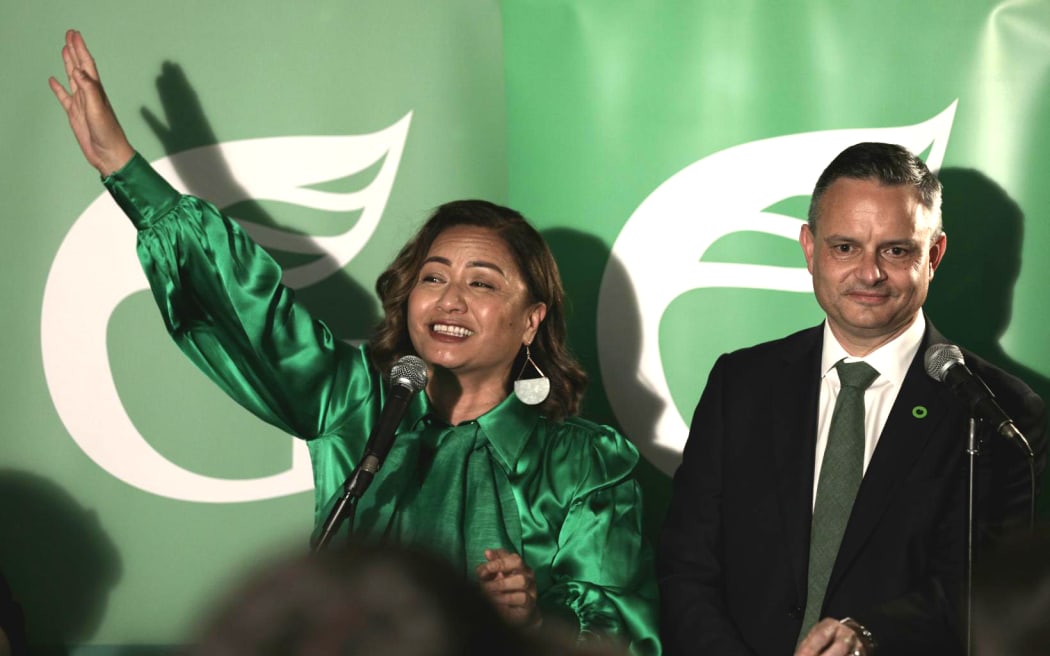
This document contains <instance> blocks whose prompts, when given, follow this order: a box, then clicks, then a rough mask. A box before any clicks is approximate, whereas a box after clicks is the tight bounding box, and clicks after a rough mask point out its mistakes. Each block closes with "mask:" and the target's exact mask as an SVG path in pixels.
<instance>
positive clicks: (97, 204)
mask: <svg viewBox="0 0 1050 656" xmlns="http://www.w3.org/2000/svg"><path fill="white" fill-rule="evenodd" d="M411 118H412V115H411V113H409V114H407V115H406V116H405V117H404V118H402V119H401V120H399V121H398V122H397V123H395V124H394V125H391V126H390V127H388V128H386V129H383V130H380V131H378V132H375V133H372V134H364V135H350V136H335V137H315V136H309V137H275V138H268V139H251V140H246V141H236V142H228V143H223V144H218V145H215V146H205V147H203V148H196V149H193V150H189V151H186V152H183V153H179V154H177V155H173V156H171V157H165V158H162V159H159V160H157V161H155V162H153V166H154V168H156V169H157V171H158V172H159V173H160V174H161V175H163V176H164V177H165V178H167V179H168V180H169V181H170V182H171V183H172V185H173V186H175V188H177V189H180V190H184V189H185V185H184V184H183V181H182V180H181V179H180V178H179V176H178V174H177V172H176V168H180V169H183V170H187V169H189V170H192V169H193V167H195V166H198V165H201V164H202V163H203V162H206V161H214V160H215V158H216V157H220V158H221V159H222V160H224V161H225V162H226V163H227V164H228V165H229V167H230V170H231V171H232V172H233V175H234V177H235V178H236V180H237V182H238V183H239V185H240V187H239V188H238V189H236V190H235V191H232V188H230V187H227V188H225V189H223V190H219V189H216V190H214V195H210V194H211V192H212V191H213V190H204V191H201V190H198V193H201V195H205V196H206V197H208V200H210V201H212V202H213V203H215V204H216V205H217V206H219V207H225V206H228V205H230V204H233V203H237V202H240V201H244V200H250V199H254V200H274V201H282V202H286V203H292V204H298V205H302V206H306V207H310V208H313V209H318V210H325V211H328V212H332V213H337V212H348V211H355V210H360V211H361V214H360V217H359V219H358V220H357V221H356V222H355V223H354V225H353V226H352V227H351V228H349V229H348V230H346V231H345V232H343V233H341V234H337V235H334V236H326V237H310V236H302V235H298V234H293V233H290V232H286V231H282V230H278V229H274V228H270V227H266V226H260V225H254V224H248V223H246V224H245V225H244V227H245V229H246V230H247V231H248V232H249V233H250V234H251V235H252V236H253V237H254V238H255V239H256V240H257V241H259V243H261V244H262V245H263V246H267V247H273V248H277V249H280V250H282V251H286V252H291V253H300V254H308V255H309V254H314V255H317V256H318V257H317V258H313V259H311V260H310V261H309V262H307V263H306V264H303V265H300V266H297V267H294V268H290V269H288V270H286V272H285V275H284V281H285V283H286V284H288V285H289V286H291V287H302V286H305V285H309V284H312V283H315V282H317V281H319V280H322V279H324V278H326V277H327V276H330V275H331V274H333V273H335V272H336V271H338V270H340V269H341V268H342V267H343V266H345V265H346V264H347V263H348V262H349V261H350V260H352V259H353V258H354V256H356V255H357V254H358V253H359V252H360V251H361V249H362V248H363V247H364V245H365V244H366V243H367V242H368V240H369V239H370V238H371V236H372V234H373V232H374V231H375V229H376V226H377V225H378V224H379V220H380V218H381V217H382V215H383V211H384V209H385V208H386V203H387V200H388V198H389V197H390V191H391V189H392V187H393V183H394V179H395V177H396V175H397V170H398V166H399V164H400V161H401V154H402V152H403V150H404V146H405V140H406V138H407V136H408V127H409V124H410V122H411ZM216 151H218V152H216ZM176 162H177V163H178V165H179V166H178V167H176V166H175V163H176ZM377 162H382V164H381V165H380V167H379V170H378V172H377V173H376V176H375V178H374V179H373V180H372V181H371V182H370V183H369V185H368V186H367V187H366V188H364V189H361V190H359V191H355V192H351V193H333V192H324V191H318V190H314V189H308V188H307V185H317V184H320V183H323V182H327V181H330V180H337V179H340V178H345V177H347V176H349V175H353V174H354V173H357V172H360V171H363V170H365V169H367V168H369V167H370V166H373V165H375V164H376V163H377ZM233 195H236V196H237V197H234V196H233ZM100 254H103V255H100ZM144 289H147V284H146V278H145V276H144V275H143V273H142V270H141V267H140V266H139V263H138V259H137V257H136V255H135V230H134V228H133V227H132V226H131V225H130V223H129V221H128V220H127V219H126V218H125V217H124V216H123V214H122V213H121V211H120V210H119V208H117V206H116V204H115V203H113V201H112V200H111V199H110V198H109V194H108V193H103V194H101V195H100V196H99V197H98V198H96V199H95V201H94V202H92V203H91V205H89V206H88V208H87V209H86V210H84V212H83V213H82V214H81V215H80V216H79V217H78V218H77V220H76V222H75V223H74V224H73V227H72V228H70V230H69V233H68V234H67V235H66V237H65V239H64V240H63V241H62V245H61V246H60V248H59V250H58V253H57V254H56V255H55V259H54V261H53V262H52V265H51V271H50V272H49V274H48V278H47V283H46V286H45V288H44V300H43V310H42V312H41V321H40V332H41V347H42V351H43V364H44V375H45V378H46V380H47V385H48V389H49V390H50V392H51V398H52V400H53V401H54V404H55V409H56V410H57V411H58V415H59V417H60V418H61V420H62V423H63V424H64V425H65V427H66V429H67V430H68V431H69V434H70V435H71V436H72V437H73V439H74V440H75V441H76V443H77V444H78V445H79V446H80V448H81V449H83V451H84V453H86V454H87V455H88V456H89V457H90V458H91V459H92V460H94V461H95V462H96V463H97V464H98V465H99V466H100V467H102V468H103V469H105V470H106V471H108V472H109V473H110V474H112V475H113V476H115V477H117V478H118V479H120V480H122V481H124V482H125V483H128V484H129V485H132V486H135V487H137V488H139V489H142V490H145V491H147V492H152V493H153V494H157V495H160V496H164V497H170V498H173V499H181V500H185V501H197V502H236V501H253V500H258V499H268V498H273V497H279V496H285V495H289V494H294V493H297V492H302V491H304V490H309V489H311V488H312V487H313V480H312V475H311V470H310V463H309V455H308V452H307V448H306V446H305V444H303V443H302V442H301V441H299V440H294V439H292V438H289V440H290V442H291V444H292V449H293V454H292V466H291V468H290V469H288V470H286V471H284V472H280V473H278V474H274V475H272V476H265V477H261V478H254V479H244V480H227V479H222V478H215V477H210V476H203V475H200V474H197V473H194V472H192V471H189V470H187V469H184V468H182V467H180V466H178V465H176V464H174V463H172V462H170V461H168V460H167V459H166V458H165V457H164V456H162V455H161V454H160V453H158V452H157V451H156V450H155V449H154V448H153V447H152V446H150V444H149V443H148V442H146V440H145V439H143V437H142V436H141V435H140V434H139V433H138V431H137V429H136V428H135V426H134V425H133V424H132V422H131V420H130V419H129V418H128V414H127V411H126V410H125V409H124V407H123V405H122V404H121V401H120V397H119V395H118V393H117V389H116V386H115V384H114V382H113V375H112V372H111V370H110V366H109V356H108V353H107V349H106V325H107V323H108V321H109V317H110V315H111V314H112V313H113V311H114V310H115V308H116V307H117V305H118V304H119V303H120V302H121V301H123V300H124V299H125V298H127V297H128V296H130V295H131V294H133V293H135V292H138V291H140V290H144ZM158 326H159V322H158Z"/></svg>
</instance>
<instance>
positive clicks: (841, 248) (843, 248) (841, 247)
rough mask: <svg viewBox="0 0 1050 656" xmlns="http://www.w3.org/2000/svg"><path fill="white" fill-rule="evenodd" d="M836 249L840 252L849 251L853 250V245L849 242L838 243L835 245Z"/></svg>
mask: <svg viewBox="0 0 1050 656" xmlns="http://www.w3.org/2000/svg"><path fill="white" fill-rule="evenodd" d="M835 250H836V251H838V252H839V253H848V252H850V251H851V250H853V247H852V246H850V245H849V244H838V245H837V246H835Z"/></svg>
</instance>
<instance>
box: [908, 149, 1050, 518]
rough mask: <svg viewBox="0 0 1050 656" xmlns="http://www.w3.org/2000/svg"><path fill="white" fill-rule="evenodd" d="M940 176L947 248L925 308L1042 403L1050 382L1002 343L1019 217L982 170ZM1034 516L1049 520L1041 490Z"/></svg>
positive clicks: (1049, 505) (1017, 268)
mask: <svg viewBox="0 0 1050 656" xmlns="http://www.w3.org/2000/svg"><path fill="white" fill-rule="evenodd" d="M939 177H940V179H941V182H942V183H943V184H944V211H943V213H944V231H945V233H947V235H948V249H947V251H946V254H945V257H944V260H943V262H942V263H941V266H940V267H939V268H938V269H937V276H936V278H935V279H934V281H933V283H932V284H931V285H930V295H929V298H928V299H927V301H926V306H925V307H926V311H927V313H928V314H929V315H930V318H931V319H932V320H933V322H934V323H935V324H936V325H937V328H938V329H939V330H940V331H941V332H942V333H943V334H944V335H945V336H946V337H948V338H949V339H951V340H953V341H956V342H958V343H959V344H962V345H963V346H965V347H967V348H969V349H970V350H972V351H974V352H976V353H978V354H980V355H981V356H982V357H984V358H986V359H987V360H988V361H989V362H991V363H993V364H995V365H996V366H998V367H1001V368H1002V369H1004V370H1006V371H1008V372H1010V373H1012V374H1014V375H1015V376H1018V377H1020V378H1021V379H1022V380H1024V381H1025V382H1026V383H1028V385H1029V386H1030V387H1031V388H1032V389H1033V390H1035V392H1036V393H1037V394H1038V395H1039V396H1041V397H1042V398H1043V400H1044V401H1046V400H1047V399H1050V379H1048V378H1047V377H1046V376H1044V375H1042V374H1040V373H1039V372H1037V371H1036V370H1034V369H1033V368H1032V367H1030V366H1029V365H1028V364H1027V363H1025V362H1021V361H1019V360H1016V359H1014V358H1013V357H1011V356H1010V355H1009V354H1008V353H1006V351H1005V350H1003V347H1002V344H1001V343H1000V340H1001V339H1002V336H1003V334H1004V333H1005V332H1006V329H1007V328H1008V327H1009V325H1010V316H1011V313H1012V309H1013V293H1014V285H1015V284H1016V283H1017V277H1018V276H1019V275H1020V273H1021V246H1022V244H1023V243H1024V221H1025V217H1024V214H1023V213H1022V212H1021V208H1020V206H1018V205H1017V203H1016V202H1014V200H1013V199H1012V198H1010V197H1009V196H1008V195H1007V194H1006V192H1005V191H1004V190H1003V189H1002V187H1000V186H999V185H998V184H996V183H995V182H994V181H993V180H991V179H989V178H988V177H987V176H985V175H984V174H983V173H980V172H979V171H975V170H972V169H962V168H946V169H943V170H942V171H941V172H940V174H939ZM1039 514H1040V515H1041V516H1043V517H1050V494H1047V491H1046V486H1044V489H1043V491H1042V494H1041V496H1040V499H1039Z"/></svg>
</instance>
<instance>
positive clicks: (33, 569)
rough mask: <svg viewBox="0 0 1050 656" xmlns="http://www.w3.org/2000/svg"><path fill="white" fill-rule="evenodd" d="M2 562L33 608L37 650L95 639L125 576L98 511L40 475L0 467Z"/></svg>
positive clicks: (54, 654) (27, 607)
mask: <svg viewBox="0 0 1050 656" xmlns="http://www.w3.org/2000/svg"><path fill="white" fill-rule="evenodd" d="M0 526H3V531H4V532H3V536H2V538H0V567H2V568H3V571H4V574H5V576H6V577H7V579H8V583H9V584H10V586H11V591H12V594H13V595H14V598H15V600H16V601H17V602H18V603H19V604H21V606H22V610H23V612H24V613H25V624H26V634H27V637H28V642H29V645H30V649H31V651H30V653H32V654H44V655H47V656H58V655H63V654H67V653H69V649H70V647H71V646H73V645H75V644H78V643H82V642H85V641H87V640H88V639H90V638H91V637H92V636H93V635H94V634H95V632H96V631H97V630H98V628H99V625H100V623H101V621H102V617H103V616H104V614H105V610H106V606H107V602H108V597H109V592H110V590H111V589H112V588H113V587H114V586H115V585H116V583H117V581H118V580H119V579H120V576H121V571H122V563H121V560H120V555H119V554H118V552H117V549H116V546H115V545H114V544H113V542H112V540H111V539H110V537H109V536H108V535H107V534H106V532H105V531H103V530H102V527H101V525H100V524H99V522H98V517H97V515H96V514H95V513H94V512H93V511H91V510H88V509H87V508H84V507H83V506H81V505H80V503H78V502H77V500H76V499H74V498H73V497H72V496H71V495H70V494H69V493H68V492H66V491H65V490H64V489H62V488H60V487H59V486H57V485H55V484H54V483H53V482H51V481H50V480H48V479H46V478H43V477H41V476H39V475H37V474H32V473H29V472H25V471H19V470H14V469H0Z"/></svg>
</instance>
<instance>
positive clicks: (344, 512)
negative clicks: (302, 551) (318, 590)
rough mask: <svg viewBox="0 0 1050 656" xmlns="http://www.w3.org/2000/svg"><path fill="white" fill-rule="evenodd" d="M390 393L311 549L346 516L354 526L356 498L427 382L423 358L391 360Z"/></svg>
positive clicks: (323, 544)
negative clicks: (340, 494)
mask: <svg viewBox="0 0 1050 656" xmlns="http://www.w3.org/2000/svg"><path fill="white" fill-rule="evenodd" d="M390 380H391V383H392V385H391V389H390V395H389V397H388V398H387V400H386V405H385V406H384V407H383V412H382V413H380V415H379V419H378V420H377V421H376V423H375V426H373V427H372V433H371V435H369V437H368V443H367V444H366V445H365V453H364V456H363V457H362V458H361V462H360V463H358V465H357V466H356V467H354V471H353V472H351V474H350V476H348V477H347V479H346V481H344V482H343V496H341V497H340V498H339V500H338V501H336V503H335V505H333V506H332V510H331V511H329V513H328V517H327V519H325V522H324V524H323V525H322V526H321V532H320V533H318V534H317V537H316V539H315V540H314V541H313V543H312V544H311V547H312V549H313V551H314V552H319V551H321V550H323V549H324V548H325V547H326V546H327V545H328V543H329V542H330V541H331V540H332V537H333V536H334V535H335V534H336V531H338V530H339V525H340V524H341V523H342V522H343V520H344V519H346V520H349V522H350V530H351V532H352V531H353V527H354V514H355V513H356V511H357V500H358V499H360V498H361V495H363V494H364V493H365V490H367V489H368V486H369V485H370V484H371V483H372V479H373V478H375V474H376V472H377V471H379V467H380V465H382V463H383V460H384V459H385V458H386V454H387V453H389V451H390V447H391V446H393V444H394V438H395V437H396V436H397V427H398V424H400V423H401V419H402V418H403V417H404V416H405V412H406V411H407V410H408V404H409V402H410V401H411V400H412V397H413V396H414V395H415V394H416V393H417V392H419V391H420V390H421V389H423V388H424V387H426V384H427V367H426V363H424V362H423V360H422V359H420V358H418V357H416V356H414V355H406V356H404V357H403V358H401V359H400V360H398V361H397V363H396V364H394V367H393V368H392V369H391V370H390Z"/></svg>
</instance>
